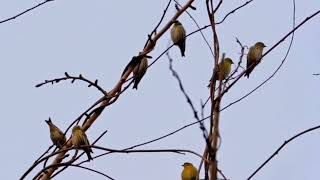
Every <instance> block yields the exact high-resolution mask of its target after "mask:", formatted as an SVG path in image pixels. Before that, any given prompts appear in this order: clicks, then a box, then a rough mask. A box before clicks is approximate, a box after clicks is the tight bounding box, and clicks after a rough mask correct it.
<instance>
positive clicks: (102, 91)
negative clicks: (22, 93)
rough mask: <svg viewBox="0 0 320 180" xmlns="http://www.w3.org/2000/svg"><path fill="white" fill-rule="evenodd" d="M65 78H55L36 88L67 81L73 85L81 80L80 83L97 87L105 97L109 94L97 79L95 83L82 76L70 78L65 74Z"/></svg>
mask: <svg viewBox="0 0 320 180" xmlns="http://www.w3.org/2000/svg"><path fill="white" fill-rule="evenodd" d="M64 75H65V77H62V78H55V79H51V80H45V81H44V82H43V83H39V84H37V85H36V87H37V88H38V87H41V86H43V85H45V84H48V83H51V84H54V83H59V82H60V81H65V80H71V83H74V82H75V80H80V81H84V82H86V83H88V84H89V85H88V87H91V86H93V87H95V88H97V89H98V90H99V91H100V92H101V93H102V94H103V95H106V96H107V92H106V91H105V90H104V89H103V88H102V87H100V86H99V85H98V80H97V79H96V80H95V81H94V82H93V81H90V80H89V79H87V78H85V77H83V76H82V75H81V74H80V75H79V76H70V75H69V74H68V73H67V72H65V73H64Z"/></svg>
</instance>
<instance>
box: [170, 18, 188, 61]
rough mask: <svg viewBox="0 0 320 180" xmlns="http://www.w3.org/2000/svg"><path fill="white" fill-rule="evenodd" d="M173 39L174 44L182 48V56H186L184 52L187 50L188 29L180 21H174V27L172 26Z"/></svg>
mask: <svg viewBox="0 0 320 180" xmlns="http://www.w3.org/2000/svg"><path fill="white" fill-rule="evenodd" d="M171 39H172V41H173V44H174V45H177V46H178V47H179V48H180V51H181V56H182V57H184V52H185V50H186V31H185V30H184V27H183V26H182V24H181V23H180V22H179V21H177V20H176V21H174V22H173V27H172V28H171Z"/></svg>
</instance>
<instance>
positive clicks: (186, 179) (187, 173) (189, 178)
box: [181, 162, 198, 180]
mask: <svg viewBox="0 0 320 180" xmlns="http://www.w3.org/2000/svg"><path fill="white" fill-rule="evenodd" d="M182 166H183V170H182V173H181V179H182V180H198V178H197V176H198V170H197V168H195V167H194V166H193V165H192V164H191V163H188V162H186V163H184V164H183V165H182Z"/></svg>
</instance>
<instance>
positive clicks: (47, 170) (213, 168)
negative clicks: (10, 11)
mask: <svg viewBox="0 0 320 180" xmlns="http://www.w3.org/2000/svg"><path fill="white" fill-rule="evenodd" d="M51 1H54V0H45V1H43V2H42V3H39V4H37V5H35V6H33V7H31V8H29V9H27V10H25V11H23V12H21V13H18V14H17V15H15V16H13V17H10V18H8V19H5V20H2V21H0V23H5V22H8V21H10V20H13V19H15V18H17V17H20V16H21V15H23V14H25V13H27V12H29V11H31V10H34V9H36V8H38V7H40V6H42V5H44V4H46V3H48V2H51ZM174 1H175V3H176V9H177V12H176V13H175V14H174V15H173V16H172V18H171V19H170V20H169V21H168V22H167V23H165V24H164V25H163V27H162V28H160V25H161V24H162V23H163V20H164V17H165V15H166V14H167V10H168V8H169V7H170V5H171V2H172V0H169V1H168V4H167V6H166V8H165V9H164V11H163V15H162V17H161V18H160V21H159V22H158V23H157V25H156V26H155V28H154V29H153V30H152V31H151V33H150V34H149V35H148V36H147V41H146V43H145V45H144V48H143V50H142V51H141V52H139V53H138V55H137V56H134V58H133V59H132V61H131V62H129V64H128V66H126V68H125V69H124V71H123V73H122V75H121V77H120V79H119V81H118V82H117V83H116V84H115V86H114V88H113V89H111V90H110V91H106V90H104V89H103V88H102V87H101V86H100V85H98V80H95V81H91V80H89V79H87V78H85V77H83V76H82V75H81V74H80V75H79V76H70V75H69V74H68V73H65V76H64V77H61V78H55V79H51V80H45V81H44V82H42V83H40V84H38V85H36V87H41V86H43V85H45V84H55V83H59V82H61V81H66V80H70V81H71V83H73V82H75V81H76V80H77V81H83V82H86V83H88V87H95V88H96V89H97V90H98V91H100V92H101V93H102V94H103V97H101V98H100V99H99V100H97V101H96V102H95V103H94V104H93V105H92V106H91V107H89V108H88V109H87V110H85V111H84V112H83V113H82V114H81V115H80V116H79V117H78V118H76V119H75V120H74V121H73V122H72V123H71V124H70V125H69V127H68V128H67V129H66V131H65V134H66V133H67V132H68V131H69V130H70V128H71V127H72V126H74V125H75V124H78V123H79V122H80V121H81V120H82V119H83V123H82V128H83V129H84V130H85V131H86V130H87V129H88V128H90V127H91V125H92V124H93V123H94V122H95V120H96V119H97V118H98V117H99V116H100V114H101V113H102V112H103V110H104V109H105V108H106V107H108V106H110V105H111V104H113V103H114V102H116V101H117V99H118V98H119V96H120V95H121V94H122V93H123V92H125V91H126V89H127V88H128V87H129V86H130V85H131V84H132V81H129V80H131V79H132V77H131V76H130V74H131V73H132V71H133V68H134V65H132V63H133V64H134V63H136V61H137V60H139V58H137V57H142V56H147V55H148V53H150V52H151V51H152V50H153V49H154V48H155V47H156V44H157V41H158V40H159V39H160V38H161V37H162V36H163V35H164V34H165V33H166V32H167V31H168V30H169V28H170V27H171V25H172V23H173V22H174V21H175V20H177V19H178V17H179V16H180V15H181V14H183V13H187V14H188V15H189V17H190V18H191V19H192V20H193V22H194V23H195V24H196V25H197V27H198V29H197V30H196V31H194V32H191V33H190V34H188V35H187V37H188V36H191V35H193V34H195V33H197V32H200V33H201V35H202V37H203V39H204V41H205V42H206V44H207V45H208V47H209V49H210V51H211V54H212V55H213V68H212V69H214V71H213V72H212V73H213V74H214V73H216V72H215V71H217V70H218V69H217V68H214V67H217V65H218V63H219V59H220V58H219V55H220V53H221V52H220V47H219V39H218V37H219V36H218V32H217V30H216V26H217V25H219V24H222V23H223V22H224V21H225V20H226V19H227V17H229V16H230V15H231V14H233V13H235V12H236V11H238V10H239V9H241V8H243V7H245V6H247V5H248V4H250V3H251V2H253V0H249V1H247V2H245V3H244V4H242V5H240V6H238V7H236V8H234V9H233V10H231V11H230V12H229V13H227V14H226V15H225V16H224V18H223V19H222V20H221V21H216V19H215V18H216V16H215V14H216V13H217V12H218V10H219V8H220V7H221V5H222V4H223V0H219V1H218V2H217V3H216V5H215V6H214V1H213V0H206V9H207V14H208V18H209V22H210V24H209V25H206V26H204V27H202V28H200V26H199V25H198V23H197V21H196V20H195V19H194V18H193V17H192V15H191V13H189V12H187V9H189V8H190V9H192V10H196V7H194V6H193V5H192V3H193V2H194V0H188V1H187V2H186V3H185V4H184V5H181V4H179V3H178V2H177V1H176V0H174ZM293 2H294V1H293ZM294 4H295V3H294ZM294 7H295V6H294ZM319 13H320V10H319V11H317V12H315V13H313V14H311V15H310V16H309V17H307V18H306V19H305V20H304V21H302V22H301V23H300V24H298V25H297V26H295V24H294V23H293V29H292V30H291V31H290V32H289V33H287V34H286V35H285V36H284V37H283V38H282V39H280V40H279V41H278V42H277V43H275V44H274V45H273V46H272V47H271V48H270V49H269V50H268V51H267V52H266V53H264V54H263V56H262V58H263V57H265V56H266V55H267V54H269V53H270V52H272V50H273V49H275V48H276V47H277V46H278V45H279V44H281V43H282V42H284V41H285V40H286V39H287V38H288V37H289V36H290V35H292V38H291V42H290V46H289V48H288V51H287V53H286V55H285V57H284V59H283V60H282V62H281V64H280V65H279V66H278V68H277V69H276V70H275V72H274V73H273V74H272V75H271V76H270V77H269V78H267V79H266V80H265V81H264V82H262V83H261V84H260V85H258V86H257V87H256V88H254V89H253V90H252V91H250V92H249V93H247V94H246V95H244V96H243V97H241V98H240V99H238V100H236V101H234V102H232V103H230V104H229V105H227V106H225V107H223V108H221V107H220V104H221V100H222V98H223V96H224V95H225V94H226V93H227V92H228V91H229V90H230V89H231V88H232V87H233V86H234V85H235V84H236V83H237V82H238V81H239V80H240V78H242V77H243V75H244V74H245V73H246V71H247V70H246V69H243V70H242V71H241V72H240V68H241V64H242V61H243V56H244V51H245V47H246V46H245V45H242V43H241V42H240V41H239V40H238V39H237V43H238V44H239V45H240V49H241V50H240V52H241V53H240V57H239V62H238V64H237V67H236V68H235V70H234V71H233V72H232V73H231V75H230V76H229V77H228V78H227V79H226V80H225V81H224V82H220V83H218V81H216V80H214V81H212V82H211V84H210V95H209V98H208V100H207V101H206V102H205V103H204V104H202V105H201V115H202V118H200V117H199V116H198V111H197V110H196V107H195V106H194V105H193V103H192V101H191V98H190V97H189V95H188V94H187V93H186V91H185V88H184V86H183V84H182V81H181V79H180V78H179V75H178V73H177V72H176V71H175V70H174V69H173V66H172V58H171V57H170V55H169V53H168V51H169V49H170V48H171V47H172V46H173V45H171V46H169V47H168V48H167V49H165V50H164V51H163V52H162V53H161V54H160V55H159V56H158V57H157V58H155V60H154V61H153V62H152V63H151V64H150V65H149V67H150V66H152V65H153V64H154V63H155V62H156V61H158V60H159V59H160V58H161V57H162V56H163V55H164V54H166V55H167V57H168V59H169V62H170V66H169V69H170V71H171V72H172V75H173V76H174V77H175V78H176V79H177V81H178V83H179V88H180V91H181V92H182V93H183V94H184V97H185V98H186V100H187V103H188V105H189V106H190V107H191V110H192V112H193V116H194V118H195V119H196V121H195V122H194V123H191V124H188V125H185V126H184V127H181V128H179V129H177V130H175V131H173V132H170V133H168V134H166V135H164V136H161V137H158V138H155V139H152V140H149V141H146V142H143V143H140V144H137V145H133V146H130V147H128V148H124V149H121V150H117V149H110V148H106V147H101V146H97V145H95V144H96V143H97V142H98V141H99V140H100V139H101V138H102V137H103V136H104V135H105V134H106V132H107V131H104V132H103V133H102V134H101V135H100V136H99V137H98V138H97V139H96V140H95V141H94V142H93V143H92V144H91V145H90V147H91V148H94V149H98V150H100V151H102V152H103V153H101V154H99V155H97V156H95V157H93V159H96V158H99V157H102V156H105V155H108V154H111V153H155V152H157V153H168V152H169V153H178V154H184V153H191V154H194V155H196V156H198V157H199V158H201V159H202V162H201V164H200V168H199V171H200V170H201V165H202V163H203V162H204V165H205V166H204V167H205V169H204V170H205V179H206V180H209V179H211V180H216V179H220V178H219V177H218V174H220V175H221V176H222V178H223V179H225V180H226V179H227V177H226V176H225V175H224V174H223V172H222V170H220V169H219V168H218V163H217V162H218V161H217V152H218V149H219V145H220V133H219V123H220V116H219V114H220V112H221V111H223V110H224V109H226V108H229V107H230V106H232V105H234V104H235V103H237V102H239V101H241V100H243V99H244V98H246V97H247V96H249V95H250V94H252V93H253V92H254V91H256V90H257V89H258V88H260V87H261V86H262V85H263V84H265V83H266V82H268V81H269V80H270V79H271V78H272V77H273V76H274V75H275V74H276V73H277V72H278V70H279V69H280V68H281V67H282V65H283V63H284V62H285V60H286V58H287V55H288V53H289V51H290V48H291V45H292V41H293V37H294V36H293V35H294V32H295V31H296V30H297V29H298V28H300V27H301V26H302V25H303V24H305V23H306V22H307V21H309V20H310V19H311V18H313V17H315V16H316V15H318V14H319ZM294 15H295V9H294ZM293 19H294V21H293V22H295V17H294V18H293ZM208 27H211V31H212V34H213V39H212V45H210V43H209V41H208V40H207V39H206V38H205V36H204V35H203V33H202V32H201V31H202V30H204V29H206V28H208ZM212 47H213V49H212ZM262 58H261V59H260V60H262ZM133 61H134V62H133ZM130 63H131V64H130ZM315 75H318V74H315ZM123 87H124V88H123ZM209 100H210V102H211V104H210V105H211V112H210V115H209V116H207V117H204V115H203V109H204V107H205V106H206V105H207V104H209V103H208V102H209ZM207 119H210V127H209V128H208V129H207V128H206V127H205V125H204V121H205V120H207ZM195 124H199V127H200V129H201V132H202V133H203V137H204V139H205V142H206V147H205V150H204V153H203V155H200V154H198V153H196V152H194V151H191V150H184V149H152V150H150V149H149V150H146V149H142V150H141V149H140V150H137V149H135V148H137V147H141V146H144V145H146V144H150V143H152V142H155V141H159V140H161V139H163V138H166V137H168V136H171V135H173V134H175V133H177V132H179V131H181V130H183V129H185V128H187V127H190V126H192V125H195ZM318 128H320V126H316V127H313V128H310V129H308V130H305V131H303V132H301V133H299V134H297V135H295V136H293V137H292V138H290V139H288V140H287V141H285V142H284V143H283V144H282V145H281V146H280V147H279V148H278V149H277V150H276V152H275V153H273V154H272V155H271V156H270V157H269V158H268V159H267V160H266V161H265V162H264V163H263V164H262V165H261V166H260V167H259V168H258V169H257V170H255V171H254V173H252V175H250V176H249V178H248V179H251V178H252V177H253V176H254V175H255V174H256V173H257V172H258V171H259V170H260V169H261V168H262V167H263V166H264V165H265V164H267V163H268V162H269V161H270V160H271V159H272V158H273V157H274V156H275V155H276V154H277V153H278V152H279V151H280V150H281V149H282V148H283V147H284V146H285V145H287V144H288V143H289V142H290V141H292V140H294V139H295V138H297V137H299V136H301V135H303V134H305V133H307V132H310V131H313V130H315V129H318ZM52 147H53V146H50V147H49V148H48V149H47V150H46V151H45V152H44V153H43V154H42V155H41V156H40V157H39V158H38V159H37V160H36V161H35V162H34V163H33V164H32V165H31V166H30V168H29V169H28V170H27V171H26V172H25V173H24V174H23V175H22V176H21V178H20V179H25V178H26V177H27V176H28V175H29V174H30V172H31V171H33V170H34V169H35V168H36V167H39V166H40V165H41V164H42V166H43V168H42V169H41V170H40V171H39V172H37V173H36V175H35V176H34V177H33V179H42V180H47V179H51V178H53V177H55V176H56V175H58V174H59V173H60V172H62V171H63V170H65V169H66V168H68V167H78V168H82V169H86V170H89V171H92V172H95V173H98V174H100V175H102V176H104V177H106V178H108V179H113V178H112V177H110V176H109V175H107V174H105V173H102V172H100V171H97V170H95V169H91V168H88V167H84V166H83V165H82V164H84V163H86V162H88V161H87V160H85V161H82V162H77V160H78V159H79V158H80V157H81V156H82V155H83V153H80V154H79V155H78V151H77V150H76V149H75V148H74V147H73V146H72V142H71V141H70V138H69V140H68V141H67V143H66V144H65V145H64V146H63V147H62V148H61V149H57V148H55V149H54V150H53V151H52V152H50V150H51V149H52ZM72 150H75V153H74V155H73V156H72V157H71V158H70V159H69V160H67V158H68V157H69V154H68V153H69V152H71V151H72ZM51 158H52V159H53V161H52V163H51V164H50V165H47V162H48V160H49V159H51ZM59 168H60V169H59Z"/></svg>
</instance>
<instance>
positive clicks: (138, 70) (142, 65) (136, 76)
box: [133, 57, 148, 89]
mask: <svg viewBox="0 0 320 180" xmlns="http://www.w3.org/2000/svg"><path fill="white" fill-rule="evenodd" d="M147 68H148V59H147V57H143V58H142V59H141V61H140V62H139V63H138V64H137V65H136V66H135V67H134V69H133V81H134V85H133V89H138V84H139V82H140V81H141V79H142V77H143V76H144V74H145V73H146V72H147Z"/></svg>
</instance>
